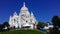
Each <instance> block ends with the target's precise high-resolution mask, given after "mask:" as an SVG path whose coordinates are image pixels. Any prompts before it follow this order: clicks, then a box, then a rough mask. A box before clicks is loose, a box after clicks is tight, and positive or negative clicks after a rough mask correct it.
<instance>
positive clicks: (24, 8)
mask: <svg viewBox="0 0 60 34" xmlns="http://www.w3.org/2000/svg"><path fill="white" fill-rule="evenodd" d="M21 10H28V8H27V7H26V6H25V2H24V3H23V7H22V8H21Z"/></svg>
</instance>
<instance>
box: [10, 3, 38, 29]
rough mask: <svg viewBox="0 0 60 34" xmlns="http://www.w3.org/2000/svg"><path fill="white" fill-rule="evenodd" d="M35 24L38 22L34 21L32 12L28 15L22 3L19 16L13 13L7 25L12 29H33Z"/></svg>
mask: <svg viewBox="0 0 60 34" xmlns="http://www.w3.org/2000/svg"><path fill="white" fill-rule="evenodd" d="M37 24H38V22H37V20H36V19H35V17H34V15H33V12H31V13H29V11H28V8H27V7H26V6H25V3H23V6H22V8H21V10H20V14H19V15H17V13H16V12H14V15H13V16H10V18H9V25H10V27H12V28H13V27H15V28H29V29H35V28H36V25H37Z"/></svg>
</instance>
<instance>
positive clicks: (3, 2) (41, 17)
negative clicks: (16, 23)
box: [0, 0, 60, 23]
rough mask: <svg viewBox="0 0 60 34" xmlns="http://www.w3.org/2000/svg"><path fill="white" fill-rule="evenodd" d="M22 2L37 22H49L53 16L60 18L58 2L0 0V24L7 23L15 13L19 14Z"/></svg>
mask: <svg viewBox="0 0 60 34" xmlns="http://www.w3.org/2000/svg"><path fill="white" fill-rule="evenodd" d="M23 2H25V3H26V6H27V7H28V9H29V12H31V11H32V12H33V13H34V16H35V17H36V19H37V20H38V21H43V22H51V19H52V17H53V16H55V15H57V16H60V0H0V23H3V22H5V21H9V17H10V15H13V13H14V12H15V11H16V12H17V14H19V13H20V9H21V7H22V5H23Z"/></svg>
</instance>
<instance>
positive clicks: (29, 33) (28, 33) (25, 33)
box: [0, 30, 44, 34]
mask: <svg viewBox="0 0 60 34" xmlns="http://www.w3.org/2000/svg"><path fill="white" fill-rule="evenodd" d="M0 34H44V33H43V32H40V31H36V30H14V31H6V32H0Z"/></svg>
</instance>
